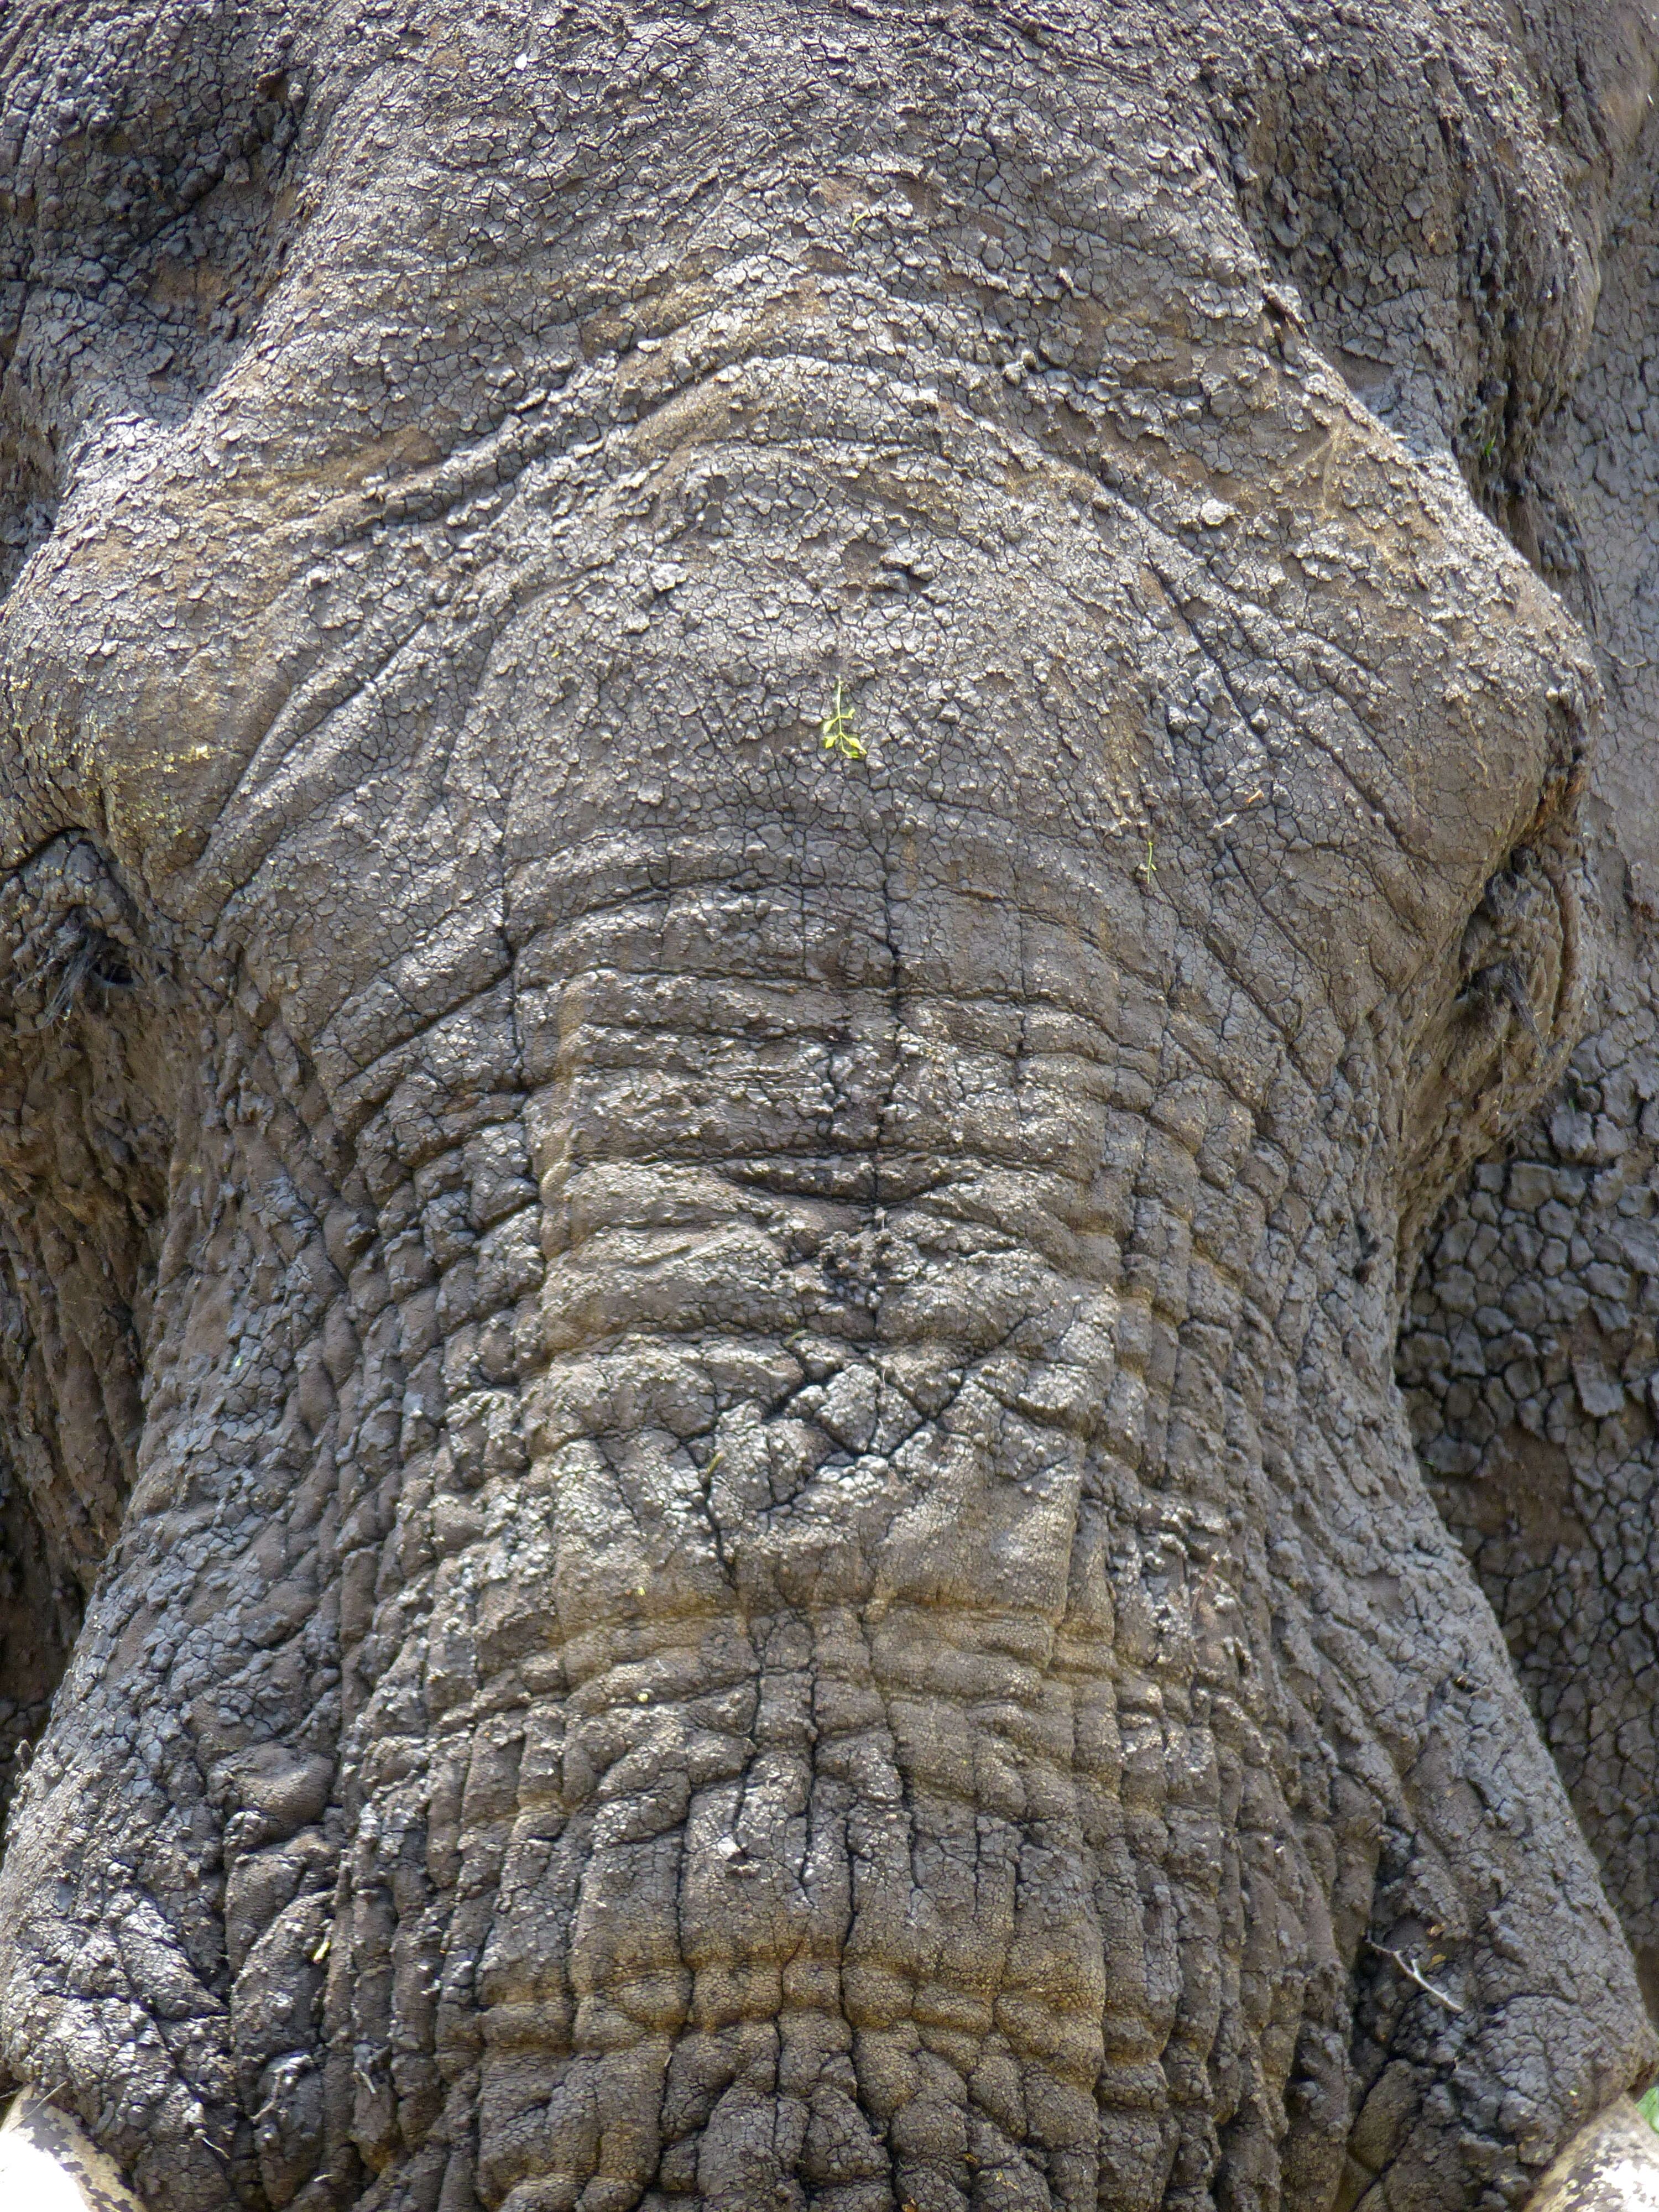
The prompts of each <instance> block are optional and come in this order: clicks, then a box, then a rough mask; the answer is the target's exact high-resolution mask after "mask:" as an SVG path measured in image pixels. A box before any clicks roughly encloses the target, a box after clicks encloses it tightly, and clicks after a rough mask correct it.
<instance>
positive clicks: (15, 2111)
mask: <svg viewBox="0 0 1659 2212" xmlns="http://www.w3.org/2000/svg"><path fill="white" fill-rule="evenodd" d="M0 2204H3V2205H4V2206H5V2207H6V2212H144V2208H143V2205H142V2204H141V2203H139V2201H138V2199H137V2197H135V2196H134V2195H133V2193H132V2191H131V2190H130V2189H129V2188H128V2187H127V2185H126V2184H125V2181H123V2180H122V2179H121V2177H120V2175H119V2173H118V2172H117V2171H116V2168H115V2163H114V2161H113V2160H112V2159H108V2158H106V2157H105V2155H104V2154H103V2152H102V2151H100V2149H99V2148H98V2147H97V2145H96V2144H95V2143H94V2142H93V2141H92V2139H91V2137H90V2136H88V2135H87V2134H86V2133H85V2132H84V2131H83V2130H82V2129H81V2128H80V2127H78V2126H77V2125H76V2123H75V2122H74V2121H73V2120H72V2119H70V2117H69V2115H68V2113H67V2112H59V2111H58V2107H57V2106H55V2105H51V2104H48V2103H47V2101H46V2099H45V2098H44V2097H37V2096H36V2095H35V2094H34V2093H33V2091H32V2090H28V2089H26V2090H24V2091H23V2093H22V2094H21V2096H18V2097H14V2098H13V2100H12V2103H11V2109H10V2110H9V2112H7V2114H6V2117H5V2118H4V2120H3V2121H0Z"/></svg>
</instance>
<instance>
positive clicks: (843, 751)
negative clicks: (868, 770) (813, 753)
mask: <svg viewBox="0 0 1659 2212" xmlns="http://www.w3.org/2000/svg"><path fill="white" fill-rule="evenodd" d="M818 734H819V736H820V737H821V738H823V750H825V752H827V753H838V754H839V755H840V756H841V757H842V760H846V761H861V760H864V759H866V758H867V757H868V754H869V748H868V747H867V746H866V744H865V742H864V740H863V738H861V737H860V736H859V734H858V732H857V731H856V730H854V727H853V709H852V707H851V705H850V703H849V702H848V697H847V687H846V685H845V684H844V683H843V682H842V679H841V678H840V677H839V676H838V677H836V689H835V691H834V693H833V695H832V696H831V698H830V701H829V713H828V714H826V715H825V716H824V718H823V720H822V721H821V722H820V723H819V724H818Z"/></svg>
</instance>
